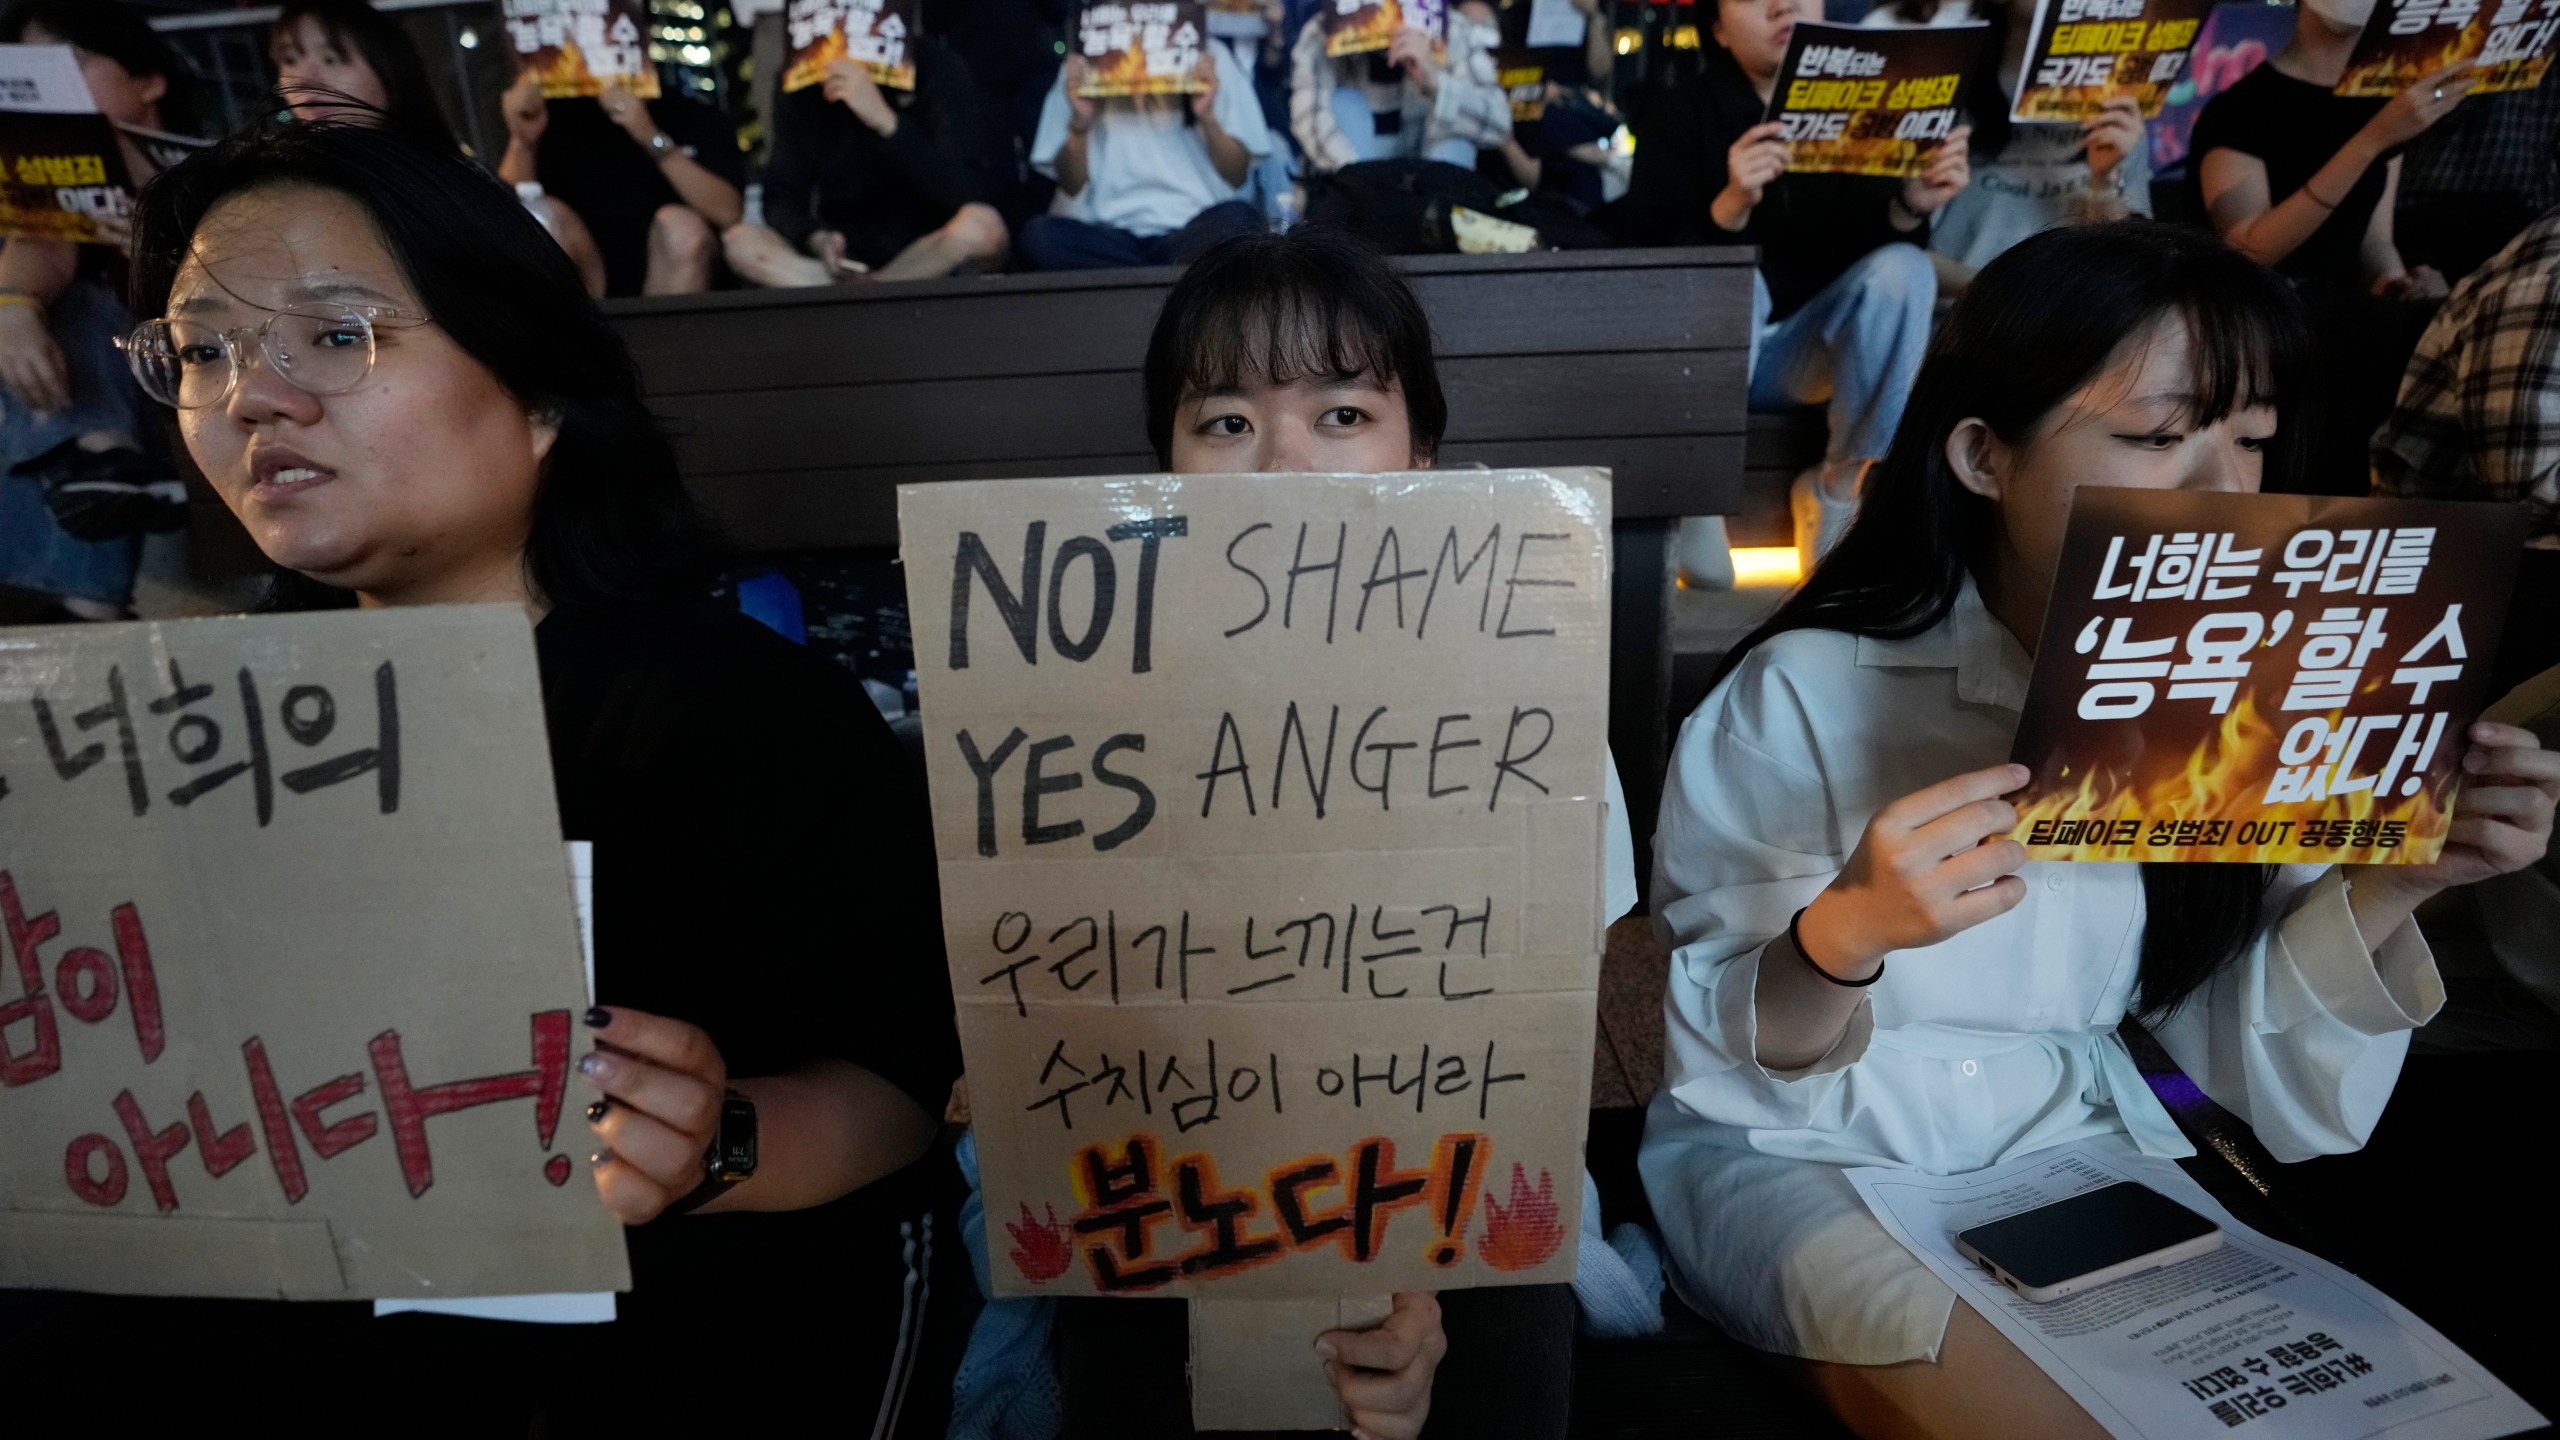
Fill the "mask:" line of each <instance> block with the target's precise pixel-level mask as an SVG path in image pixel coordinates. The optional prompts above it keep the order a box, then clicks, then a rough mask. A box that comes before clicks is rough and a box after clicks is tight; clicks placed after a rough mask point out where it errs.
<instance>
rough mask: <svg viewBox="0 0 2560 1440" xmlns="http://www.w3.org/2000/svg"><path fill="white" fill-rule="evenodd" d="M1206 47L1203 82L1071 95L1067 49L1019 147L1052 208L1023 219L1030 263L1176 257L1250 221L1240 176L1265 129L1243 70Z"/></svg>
mask: <svg viewBox="0 0 2560 1440" xmlns="http://www.w3.org/2000/svg"><path fill="white" fill-rule="evenodd" d="M1206 50H1207V53H1206V54H1204V55H1202V56H1201V57H1200V64H1199V67H1198V69H1197V70H1196V71H1195V74H1196V75H1197V77H1198V78H1199V79H1200V80H1202V81H1203V82H1205V83H1206V84H1207V85H1208V87H1209V88H1208V89H1206V90H1205V91H1202V92H1201V93H1199V94H1197V95H1188V96H1172V95H1167V96H1153V95H1150V96H1132V97H1129V98H1127V99H1107V100H1092V99H1087V98H1085V97H1083V96H1081V95H1078V94H1077V93H1076V91H1077V90H1078V89H1079V88H1080V87H1082V86H1083V85H1084V83H1085V81H1086V77H1087V76H1088V75H1089V74H1090V73H1091V71H1090V69H1089V67H1088V66H1087V65H1086V63H1085V58H1084V57H1083V56H1082V55H1070V56H1068V57H1067V63H1066V65H1065V66H1064V67H1063V68H1062V69H1061V70H1060V71H1059V73H1058V80H1057V83H1056V84H1055V85H1052V86H1051V87H1050V89H1049V100H1048V104H1047V106H1046V108H1045V109H1043V110H1042V111H1041V114H1040V135H1039V138H1038V140H1036V141H1035V142H1034V143H1033V145H1032V147H1031V164H1032V166H1033V168H1035V169H1037V170H1038V171H1039V172H1040V173H1041V174H1043V175H1046V176H1048V177H1049V178H1051V179H1053V180H1055V181H1057V182H1058V201H1057V204H1056V206H1055V208H1053V209H1052V210H1051V211H1050V213H1049V214H1046V215H1035V216H1033V217H1031V218H1030V219H1029V220H1026V221H1024V222H1023V226H1022V238H1021V253H1022V258H1023V259H1024V260H1025V261H1027V262H1029V264H1030V265H1031V268H1033V269H1035V270H1099V269H1105V268H1108V267H1110V266H1114V265H1178V264H1181V263H1183V262H1185V261H1187V260H1189V259H1190V258H1191V257H1192V256H1194V255H1196V254H1198V253H1200V251H1202V250H1204V249H1206V248H1208V247H1209V246H1210V245H1212V244H1214V243H1216V242H1217V241H1219V240H1223V239H1225V238H1226V237H1227V236H1229V235H1239V234H1243V233H1246V232H1248V231H1253V230H1259V229H1261V228H1262V212H1261V210H1260V209H1258V208H1256V207H1255V206H1254V205H1253V204H1252V202H1250V201H1248V200H1247V199H1245V185H1246V183H1247V182H1248V181H1250V180H1251V179H1252V178H1253V167H1254V166H1255V165H1256V164H1257V163H1259V162H1260V161H1261V160H1262V159H1263V158H1264V157H1265V156H1268V155H1269V154H1270V153H1271V150H1272V140H1271V131H1270V130H1269V129H1268V128H1266V127H1265V126H1264V125H1263V123H1262V105H1261V102H1260V101H1258V100H1256V99H1255V98H1254V93H1253V77H1252V76H1250V75H1247V74H1246V73H1245V72H1244V69H1243V67H1241V66H1239V65H1238V64H1236V62H1235V59H1234V57H1232V56H1231V55H1229V54H1228V53H1227V47H1225V46H1224V45H1219V44H1216V43H1214V42H1213V43H1211V44H1209V45H1208V46H1207V47H1206Z"/></svg>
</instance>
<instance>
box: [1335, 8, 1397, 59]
mask: <svg viewBox="0 0 2560 1440" xmlns="http://www.w3.org/2000/svg"><path fill="white" fill-rule="evenodd" d="M1404 27H1405V18H1404V6H1402V5H1401V4H1399V3H1397V0H1333V3H1332V4H1331V5H1330V6H1328V7H1327V8H1326V9H1325V12H1324V53H1325V54H1327V55H1330V56H1333V57H1335V58H1337V59H1339V58H1340V57H1342V56H1345V55H1363V54H1366V53H1368V52H1369V51H1372V50H1384V49H1386V48H1387V46H1388V45H1389V44H1391V43H1393V42H1394V40H1395V38H1396V32H1397V31H1399V30H1401V29H1403V28H1404Z"/></svg>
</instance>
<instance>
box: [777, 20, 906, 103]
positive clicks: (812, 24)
mask: <svg viewBox="0 0 2560 1440" xmlns="http://www.w3.org/2000/svg"><path fill="white" fill-rule="evenodd" d="M783 20H784V24H785V27H786V29H787V30H788V33H789V43H790V46H791V59H790V62H789V64H788V65H786V66H785V67H784V69H783V72H782V89H783V92H784V93H785V94H789V93H790V92H792V91H795V90H806V89H808V88H809V87H810V86H812V85H816V84H820V83H822V82H823V81H825V79H826V78H827V67H828V66H830V65H833V64H834V63H836V62H837V61H839V60H853V61H856V62H858V63H859V64H861V65H862V66H864V67H865V68H866V69H868V70H870V72H871V79H872V82H873V83H874V84H877V85H881V86H884V87H886V88H888V89H891V90H913V89H914V88H916V56H915V43H916V35H917V31H916V0H791V8H790V9H788V10H785V11H784V12H783Z"/></svg>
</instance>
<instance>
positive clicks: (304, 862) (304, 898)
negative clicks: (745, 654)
mask: <svg viewBox="0 0 2560 1440" xmlns="http://www.w3.org/2000/svg"><path fill="white" fill-rule="evenodd" d="M540 696H541V690H540V683H539V681H538V679H537V677H536V674H535V671H534V656H533V646H532V643H531V635H530V632H529V630H528V628H527V626H526V623H525V617H524V614H523V612H522V611H521V610H517V609H513V608H509V607H499V606H485V607H445V606H437V607H423V608H418V609H410V610H400V611H368V612H362V613H358V612H348V613H345V614H332V615H309V616H273V617H264V618H258V619H231V620H196V621H180V622H171V623H166V624H148V625H144V624H133V625H97V626H80V627H61V628H43V629H22V630H15V631H11V632H9V638H8V639H7V640H6V641H5V642H0V944H5V954H0V1133H5V1134H6V1135H7V1136H8V1138H9V1143H8V1144H7V1145H6V1146H4V1147H0V1285H10V1286H35V1287H43V1288H60V1289H74V1290H97V1291H108V1292H119V1293H137V1294H166V1295H221V1296H265V1297H270V1298H272V1297H276V1296H283V1297H287V1298H298V1299H355V1298H364V1297H375V1298H380V1297H407V1296H436V1295H507V1294H522V1293H528V1292H544V1291H598V1290H608V1289H619V1288H625V1287H627V1285H628V1278H629V1272H628V1269H627V1267H626V1264H625V1261H624V1257H623V1242H622V1233H621V1229H620V1227H619V1226H617V1225H616V1224H614V1223H613V1221H612V1219H611V1218H610V1217H609V1216H608V1215H607V1214H606V1213H605V1211H604V1208H603V1206H602V1205H601V1204H600V1203H599V1202H598V1200H597V1198H596V1195H595V1190H594V1187H593V1185H592V1184H591V1183H590V1181H589V1179H588V1176H587V1174H586V1173H585V1165H584V1161H583V1159H580V1158H573V1157H579V1156H583V1155H584V1153H585V1152H586V1150H588V1149H591V1148H592V1146H591V1145H590V1144H585V1143H582V1139H583V1137H582V1136H581V1135H580V1134H578V1133H570V1130H564V1126H565V1127H571V1130H574V1128H575V1127H577V1126H578V1124H579V1121H578V1116H577V1114H576V1113H575V1111H574V1109H569V1107H568V1102H569V1100H570V1099H571V1097H570V1095H569V1069H570V1065H571V1062H572V1060H573V1052H574V1051H575V1049H576V1048H577V1047H578V1045H579V1043H580V1042H579V1041H578V1038H577V1027H576V1025H575V1023H574V1018H575V1016H576V1015H577V1014H578V1012H579V1011H580V1010H581V1009H582V1008H583V1007H584V1004H585V999H584V996H585V982H584V978H583V975H582V974H581V964H580V959H579V948H578V931H577V921H576V917H575V914H574V912H573V909H572V905H571V894H570V889H569V881H568V877H567V872H566V869H565V866H564V863H563V860H562V850H561V843H560V828H559V820H558V817H557V814H556V812H555V810H554V806H553V801H552V787H551V775H550V763H549V750H548V746H547V742H546V741H545V738H544V731H543V724H542V710H541V698H540ZM606 863H608V864H609V863H611V861H610V859H608V860H607V861H606ZM564 1110H567V1111H568V1113H566V1114H564Z"/></svg>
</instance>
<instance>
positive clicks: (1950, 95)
mask: <svg viewBox="0 0 2560 1440" xmlns="http://www.w3.org/2000/svg"><path fill="white" fill-rule="evenodd" d="M1990 33H1991V30H1990V27H1989V26H1987V25H1949V26H1943V27H1940V28H1937V29H1930V30H1868V29H1864V28H1861V27H1859V26H1854V25H1820V24H1815V23H1812V22H1810V21H1806V22H1800V23H1798V24H1797V26H1796V28H1795V34H1794V38H1792V39H1790V40H1789V41H1788V42H1787V58H1786V59H1785V61H1784V62H1782V63H1781V64H1780V65H1779V67H1778V84H1777V89H1776V90H1775V92H1774V93H1772V94H1771V95H1770V97H1769V115H1768V118H1769V119H1771V120H1775V121H1777V122H1778V123H1779V124H1780V125H1781V126H1783V127H1785V128H1784V130H1783V132H1782V133H1783V134H1784V135H1785V136H1786V140H1787V168H1788V169H1789V170H1791V171H1796V172H1800V173H1803V174H1807V175H1884V176H1893V177H1897V178H1899V177H1904V176H1911V175H1917V174H1919V173H1920V172H1921V171H1923V170H1925V169H1927V168H1928V165H1929V157H1930V156H1931V155H1932V154H1933V153H1934V152H1935V151H1936V150H1937V148H1938V143H1939V142H1940V141H1942V140H1944V139H1946V138H1947V137H1948V136H1949V135H1952V134H1954V133H1955V130H1956V127H1957V126H1959V125H1962V124H1964V123H1965V121H1964V101H1965V96H1966V94H1967V87H1968V85H1969V84H1970V81H1971V78H1972V76H1973V73H1974V69H1975V65H1976V62H1977V61H1978V60H1979V59H1980V57H1981V52H1982V46H1983V44H1984V43H1985V37H1987V36H1988V35H1989V34H1990Z"/></svg>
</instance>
